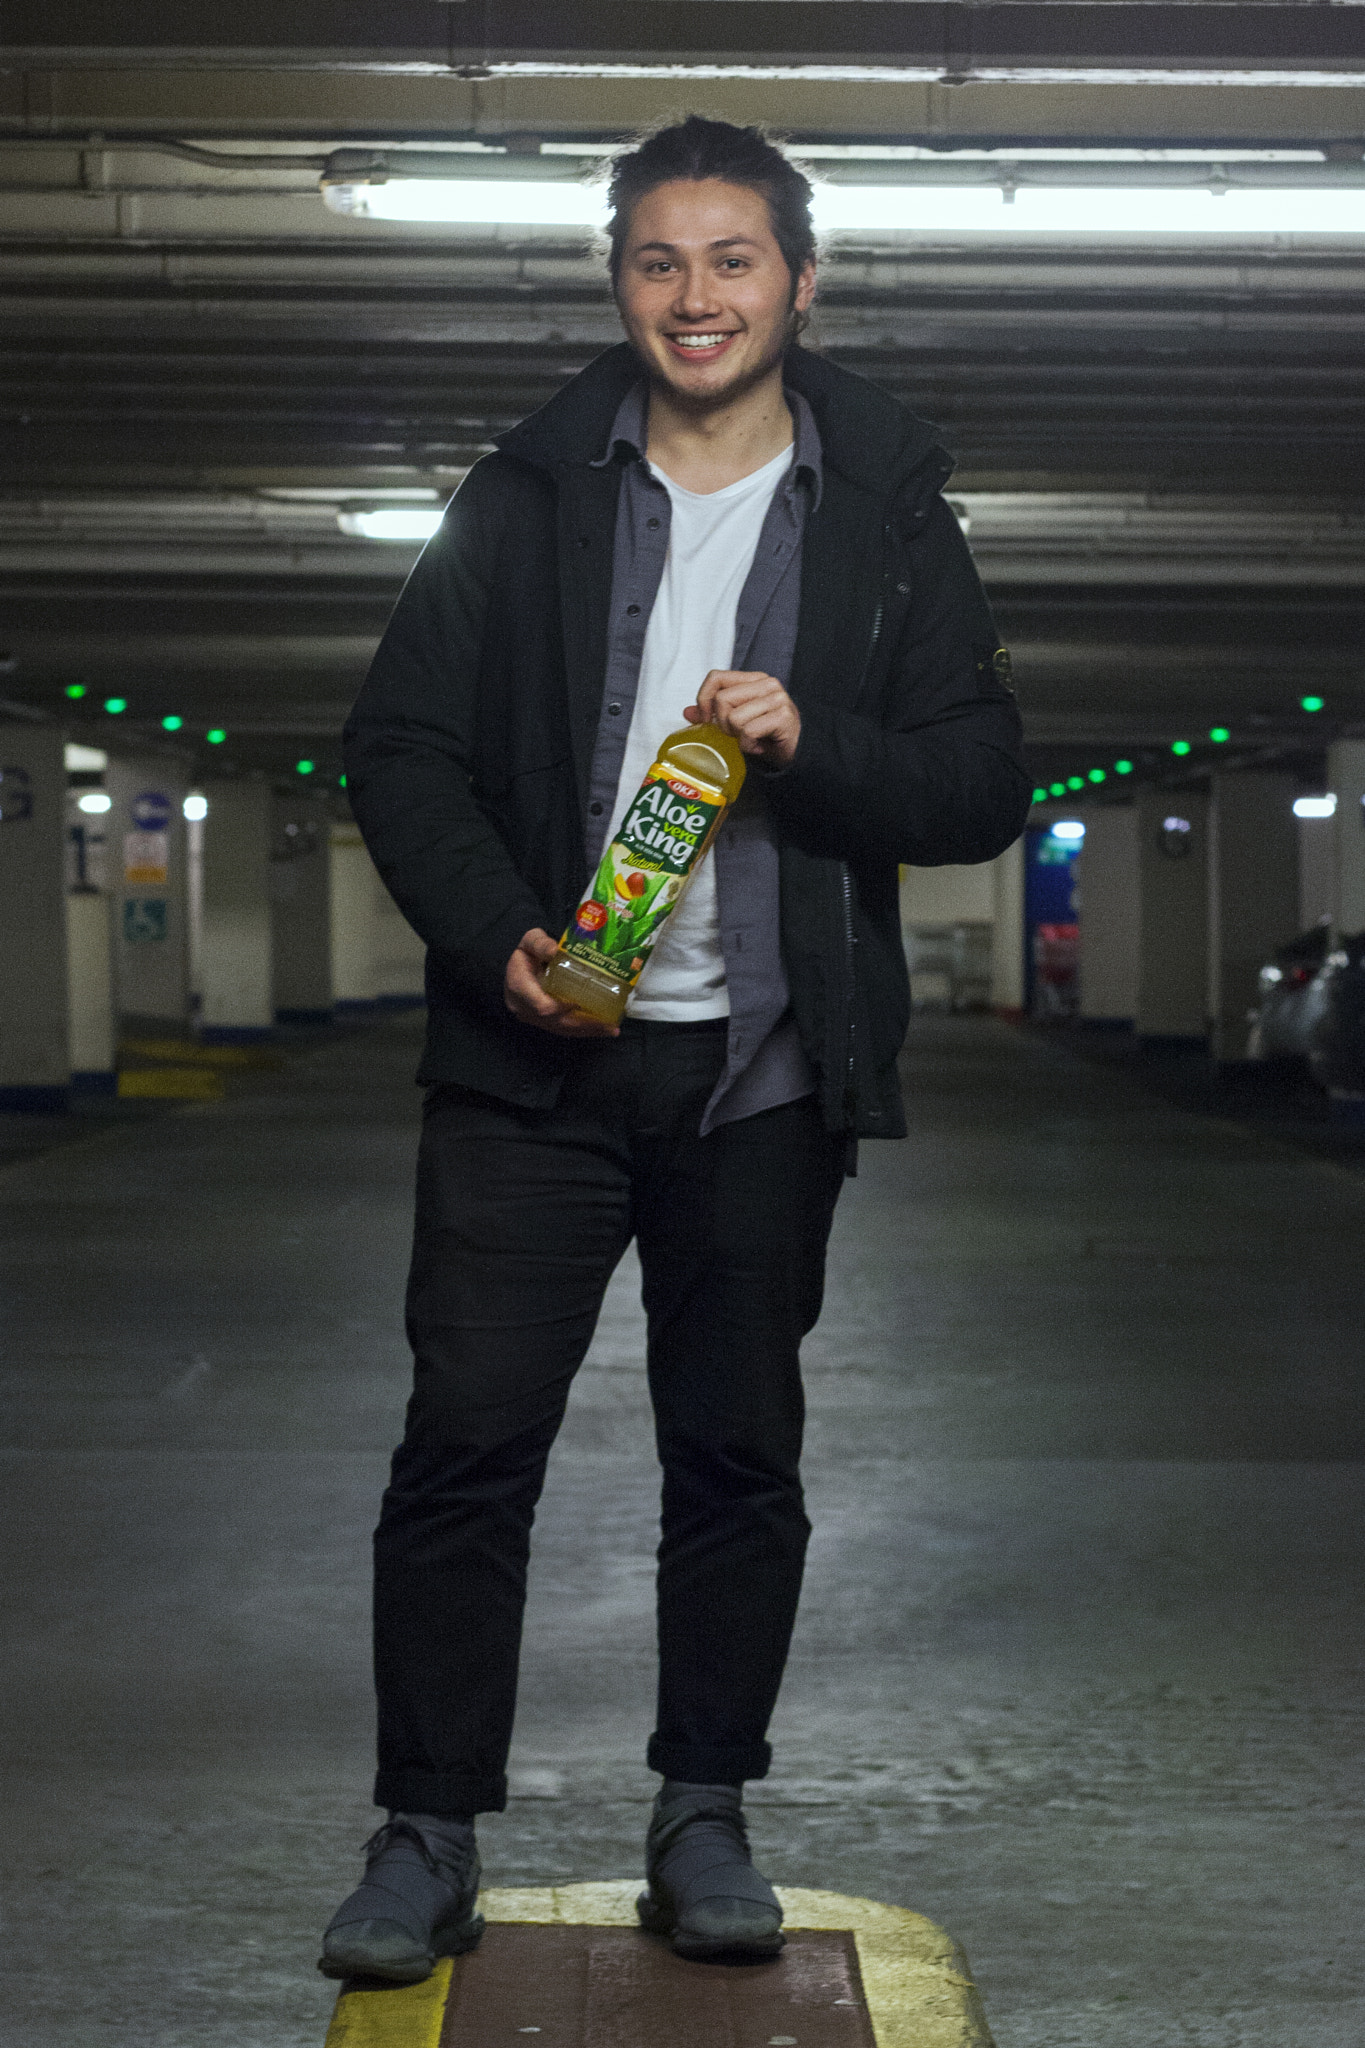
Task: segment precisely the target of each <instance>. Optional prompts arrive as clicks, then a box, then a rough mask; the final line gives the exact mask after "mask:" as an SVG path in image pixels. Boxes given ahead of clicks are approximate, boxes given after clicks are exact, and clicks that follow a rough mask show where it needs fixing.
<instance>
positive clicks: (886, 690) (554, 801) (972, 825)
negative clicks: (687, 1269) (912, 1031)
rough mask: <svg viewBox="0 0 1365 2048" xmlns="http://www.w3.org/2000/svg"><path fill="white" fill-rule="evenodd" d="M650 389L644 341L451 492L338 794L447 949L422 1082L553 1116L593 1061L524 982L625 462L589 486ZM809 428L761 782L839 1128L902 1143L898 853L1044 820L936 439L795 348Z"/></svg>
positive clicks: (577, 811) (555, 838)
mask: <svg viewBox="0 0 1365 2048" xmlns="http://www.w3.org/2000/svg"><path fill="white" fill-rule="evenodd" d="M639 374H640V371H639V366H638V363H637V361H636V358H635V356H634V355H633V353H632V351H631V350H630V348H629V346H628V345H627V344H625V343H622V344H620V345H619V346H618V347H616V348H612V349H609V350H607V352H606V353H605V354H604V355H601V356H598V357H597V359H596V360H595V361H594V362H592V363H590V364H589V365H588V367H587V368H586V369H585V370H584V371H582V372H581V374H580V375H578V376H577V377H575V378H573V379H572V381H571V382H570V383H569V384H567V385H566V386H565V387H564V389H563V390H562V391H560V392H558V393H557V394H556V396H555V397H554V398H552V399H551V400H550V402H549V404H548V405H546V406H543V407H542V408H541V410H540V411H539V412H537V413H534V414H532V416H531V417H530V418H529V419H527V420H524V421H523V422H522V423H521V425H520V426H517V427H514V428H513V429H512V430H511V432H510V433H507V434H504V435H503V436H501V438H500V441H499V444H498V452H497V453H496V454H493V455H488V456H485V457H484V458H483V459H482V460H481V461H480V462H477V463H476V464H475V466H474V468H473V469H472V470H471V471H470V473H469V475H468V476H467V477H466V479H465V481H464V483H463V484H462V485H461V486H460V489H459V490H458V491H457V492H456V494H455V497H454V498H453V499H452V501H451V503H450V506H449V509H448V510H447V512H446V515H445V518H444V520H443V522H442V524H441V527H440V529H439V531H438V532H437V533H436V535H435V536H434V538H433V539H432V540H431V542H430V543H429V545H428V546H427V548H426V550H425V551H424V553H423V555H422V558H421V560H420V561H419V562H418V564H417V566H416V568H415V569H414V570H413V572H412V575H411V577H410V578H409V580H408V583H407V585H406V587H405V589H404V591H403V594H402V596H401V597H400V598H399V600H398V604H397V607H396V608H395V610H394V614H393V617H392V619H391V620H390V622H389V626H388V629H387V631H386V632H385V634H384V637H383V640H382V641H381V642H380V645H379V649H378V652H377V653H376V655H375V658H374V664H373V666H372V667H371V669H370V673H369V676H368V678H367V680H366V682H365V686H364V688H363V689H362V691H361V693H360V696H359V699H358V700H357V703H356V706H355V709H354V711H353V712H352V714H351V717H350V719H349V720H348V721H347V725H346V733H345V739H346V779H347V791H348V794H349V796H350V799H351V803H352V806H353V807H354V810H355V815H356V818H357V819H358V821H359V824H360V828H361V831H362V832H363V833H364V835H365V841H366V844H367V845H368V847H369V849H370V852H371V854H372V855H373V856H374V860H375V863H376V865H377V867H378V869H379V872H380V874H381V875H382V876H383V878H384V881H385V882H386V883H387V885H388V887H389V888H390V890H392V892H393V895H394V898H395V900H396V902H397V903H398V906H399V908H400V909H401V910H402V911H403V913H404V915H405V916H406V917H407V918H408V920H409V922H410V923H411V924H412V926H413V927H414V929H415V930H416V931H417V933H418V934H419V936H420V937H421V938H423V939H424V940H425V941H426V943H427V946H428V948H429V951H428V956H427V996H428V1002H429V1013H428V1017H429V1021H428V1032H427V1045H426V1052H425V1055H424V1058H423V1061H422V1065H421V1069H420V1071H419V1075H418V1078H419V1080H422V1081H426V1082H433V1081H457V1082H461V1083H463V1084H464V1085H465V1086H467V1087H472V1088H478V1089H481V1090H483V1091H484V1092H485V1093H488V1094H493V1095H497V1096H500V1097H502V1098H504V1099H506V1100H509V1101H512V1102H516V1103H521V1104H524V1105H527V1106H535V1105H543V1104H547V1103H549V1102H551V1101H553V1099H554V1097H555V1094H556V1093H557V1090H558V1087H559V1077H560V1076H561V1074H562V1073H563V1072H564V1069H565V1067H566V1065H567V1064H568V1062H569V1061H571V1060H572V1059H574V1058H575V1056H576V1055H578V1054H579V1052H580V1048H579V1047H577V1046H575V1045H574V1044H573V1043H572V1042H569V1041H565V1040H562V1039H556V1038H553V1037H551V1036H549V1035H548V1034H546V1033H544V1032H539V1031H537V1030H535V1029H534V1027H532V1026H530V1025H525V1024H521V1023H518V1022H517V1021H516V1020H515V1019H513V1018H512V1017H511V1016H510V1014H509V1013H508V1011H507V1009H506V1007H505V1005H504V1002H503V993H502V990H503V975H504V972H505V970H506V966H507V961H508V959H509V957H510V955H511V953H512V951H513V949H514V948H515V946H516V945H517V942H518V940H519V939H520V938H521V936H522V934H523V933H524V932H526V931H527V930H529V929H530V927H531V926H533V925H540V926H542V927H543V928H544V929H545V930H546V931H549V932H551V933H554V934H556V935H558V933H559V932H560V931H562V930H563V928H564V926H565V925H566V924H567V923H568V920H569V915H570V912H571V911H572V910H573V907H574V905H575V904H576V903H577V901H578V899H579V897H580V895H581V893H582V890H583V888H584V886H585V884H586V882H587V879H588V875H587V859H586V855H585V853H584V843H583V842H584V834H583V806H584V804H585V802H586V788H587V778H588V770H589V764H590V762H591V758H592V751H593V745H594V741H595V738H596V733H597V725H598V718H599V715H600V708H601V695H602V678H603V674H604V668H605V660H606V639H607V613H608V608H609V605H610V600H611V568H612V545H613V538H614V534H615V524H616V500H617V493H618V489H619V485H620V470H619V468H618V467H617V466H616V465H615V464H614V463H611V464H607V465H606V466H605V467H601V468H594V467H593V466H592V465H593V463H594V462H595V461H596V460H597V458H599V457H600V456H601V455H602V453H603V450H604V449H605V447H606V443H607V437H608V435H609V433H610V431H611V425H612V421H613V420H614V418H615V415H616V409H617V407H618V405H619V404H620V401H621V399H622V398H623V396H624V395H625V393H626V391H627V389H628V388H629V386H630V384H631V383H632V381H633V380H634V379H635V378H636V377H637V376H638V375H639ZM784 374H785V377H786V380H787V382H788V384H789V385H791V386H792V387H794V388H795V389H796V390H798V391H801V392H803V393H804V395H805V397H806V398H807V400H808V401H809V403H810V405H811V408H812V410H813V412H814V414H815V421H816V425H817V426H818V428H819V430H820V439H821V443H822V446H823V451H824V488H823V494H822V496H821V500H820V504H819V506H818V508H816V509H815V510H814V511H813V512H812V514H811V515H810V517H809V518H808V520H807V523H806V533H805V542H804V549H803V554H802V574H801V608H800V623H799V628H798V634H797V644H796V657H795V661H794V663H793V670H792V674H791V676H790V678H787V679H786V680H787V687H788V688H789V690H790V691H791V694H792V696H793V698H794V699H795V701H796V704H797V706H798V708H799V710H800V713H801V739H800V744H799V745H798V747H797V752H796V758H795V760H794V762H793V763H792V765H791V767H790V768H789V769H788V770H786V771H785V772H783V773H782V774H780V775H776V776H773V777H771V778H770V779H768V780H767V781H766V784H765V787H766V793H767V799H768V809H769V815H770V818H771V821H772V829H773V833H774V836H775V837H776V839H777V842H778V846H779V858H780V871H781V891H782V947H783V957H784V959H785V962H786V967H787V974H788V978H789V981H790V984H791V993H792V1004H793V1008H794V1010H795V1013H796V1018H797V1023H798V1027H799V1030H800V1035H801V1041H802V1044H803V1045H804V1047H805V1050H806V1053H807V1055H808V1057H809V1058H810V1060H811V1063H812V1065H813V1066H814V1068H815V1070H816V1072H817V1074H818V1075H819V1077H820V1092H821V1102H822V1106H823V1109H824V1114H825V1118H826V1121H827V1123H828V1125H829V1126H830V1128H831V1129H835V1130H846V1131H848V1132H850V1133H851V1134H858V1135H863V1136H869V1137H900V1136H902V1135H903V1134H904V1131H905V1119H904V1114H903V1111H902V1108H901V1102H900V1095H899V1091H898V1088H897V1084H896V1055H897V1053H898V1052H899V1050H900V1046H901V1042H902V1040H903V1038H904V1036H905V1029H906V1024H907V1022H908V1019H909V1004H910V992H909V982H908V979H907V976H906V971H905V959H904V954H903V952H902V948H901V933H900V911H899V894H898V888H897V865H898V863H900V862H910V863H914V864H916V865H922V866H930V867H932V866H937V865H939V864H941V863H944V862H957V861H983V860H989V859H990V858H992V856H993V855H995V854H997V853H1000V852H1002V851H1003V849H1004V848H1005V847H1007V846H1008V845H1009V844H1010V843H1011V842H1012V841H1013V840H1014V839H1016V838H1018V836H1019V834H1020V832H1021V831H1022V830H1023V827H1024V820H1025V817H1026V815H1027V813H1028V808H1029V795H1030V791H1029V784H1028V779H1027V777H1026V775H1025V772H1024V767H1023V762H1022V758H1021V752H1020V727H1019V717H1018V712H1017V710H1016V707H1015V703H1014V699H1013V695H1012V693H1011V691H1010V689H1009V685H1008V666H1009V665H1008V658H1007V657H1005V656H1003V655H998V654H997V638H996V632H995V626H994V623H993V621H992V618H991V614H990V609H989V606H988V605H987V603H986V599H985V596H984V594H983V592H982V589H981V585H980V583H979V582H978V580H977V576H976V571H975V569H974V567H973V565H972V560H971V556H970V554H969V553H968V550H967V546H966V543H965V542H964V540H963V538H962V534H961V532H960V530H959V527H958V524H957V520H956V519H955V518H954V516H953V514H952V512H951V511H950V510H949V508H948V506H947V505H946V504H945V503H944V500H943V498H942V497H941V495H940V491H941V487H942V485H943V483H944V481H945V480H946V478H947V477H948V475H949V474H950V471H951V469H952V463H951V461H950V459H949V458H948V456H947V455H945V453H944V451H943V450H942V449H941V448H940V447H938V446H937V445H936V444H935V441H934V437H933V432H932V430H931V429H930V428H929V427H928V426H926V425H925V424H924V422H923V421H922V420H918V419H916V418H915V417H914V416H913V415H912V414H911V413H908V412H907V411H906V410H905V409H904V407H903V406H901V405H900V404H899V403H898V402H897V401H896V400H895V399H893V398H890V397H888V396H887V394H886V393H885V392H883V391H881V390H879V389H878V387H877V386H876V385H874V384H871V383H869V382H867V381H866V380H865V379H864V378H861V377H857V376H854V375H852V374H851V373H850V372H848V371H846V370H841V369H837V368H836V367H834V366H833V365H832V364H830V363H828V362H826V361H825V360H824V359H823V358H822V357H820V356H817V355H813V354H811V353H810V352H808V351H806V350H803V349H800V348H794V349H792V350H791V351H790V353H789V355H788V358H787V362H786V366H785V371H784Z"/></svg>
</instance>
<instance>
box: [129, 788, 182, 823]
mask: <svg viewBox="0 0 1365 2048" xmlns="http://www.w3.org/2000/svg"><path fill="white" fill-rule="evenodd" d="M174 809H175V806H174V805H173V804H172V802H171V800H170V798H169V797H168V796H167V795H166V793H165V791H164V790H160V789H144V790H143V792H142V794H141V795H140V796H135V797H134V798H133V823H134V824H135V825H136V826H137V827H138V830H139V831H141V832H164V831H166V829H167V827H168V826H169V825H170V822H171V818H172V815H173V813H174Z"/></svg>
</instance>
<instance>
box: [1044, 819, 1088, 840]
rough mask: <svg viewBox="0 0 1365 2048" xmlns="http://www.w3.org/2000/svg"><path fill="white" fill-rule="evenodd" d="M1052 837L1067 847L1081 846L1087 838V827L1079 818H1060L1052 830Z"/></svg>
mask: <svg viewBox="0 0 1365 2048" xmlns="http://www.w3.org/2000/svg"><path fill="white" fill-rule="evenodd" d="M1052 836H1053V838H1054V839H1060V840H1062V841H1063V843H1064V844H1066V845H1073V846H1079V845H1080V843H1081V841H1082V840H1083V839H1084V837H1085V827H1084V825H1083V824H1082V823H1081V821H1080V819H1079V818H1059V819H1058V820H1057V823H1056V824H1055V825H1054V826H1053V828H1052Z"/></svg>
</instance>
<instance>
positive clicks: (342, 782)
mask: <svg viewBox="0 0 1365 2048" xmlns="http://www.w3.org/2000/svg"><path fill="white" fill-rule="evenodd" d="M345 787H346V777H345V776H344V775H338V777H337V788H338V789H345ZM1044 795H1046V791H1044ZM1033 801H1034V802H1035V803H1037V801H1038V792H1037V790H1035V791H1034V792H1033Z"/></svg>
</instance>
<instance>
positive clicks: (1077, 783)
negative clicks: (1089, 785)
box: [1066, 775, 1085, 789]
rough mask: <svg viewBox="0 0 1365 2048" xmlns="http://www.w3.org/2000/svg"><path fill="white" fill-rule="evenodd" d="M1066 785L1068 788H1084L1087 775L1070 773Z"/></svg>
mask: <svg viewBox="0 0 1365 2048" xmlns="http://www.w3.org/2000/svg"><path fill="white" fill-rule="evenodd" d="M1066 786H1067V788H1068V789H1084V788H1085V777H1084V776H1083V775H1068V776H1067V778H1066Z"/></svg>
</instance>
